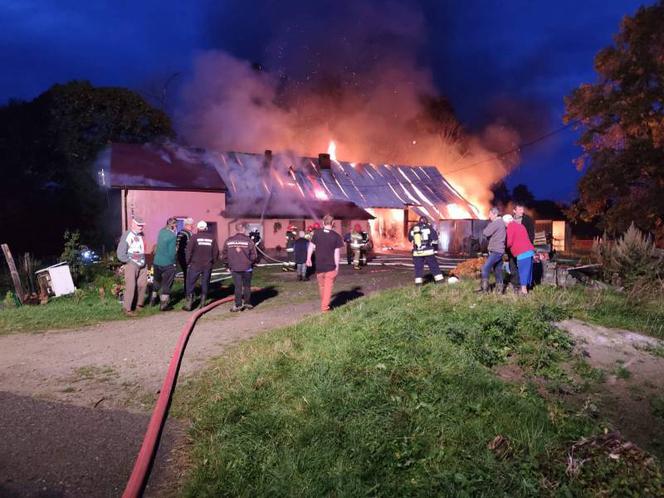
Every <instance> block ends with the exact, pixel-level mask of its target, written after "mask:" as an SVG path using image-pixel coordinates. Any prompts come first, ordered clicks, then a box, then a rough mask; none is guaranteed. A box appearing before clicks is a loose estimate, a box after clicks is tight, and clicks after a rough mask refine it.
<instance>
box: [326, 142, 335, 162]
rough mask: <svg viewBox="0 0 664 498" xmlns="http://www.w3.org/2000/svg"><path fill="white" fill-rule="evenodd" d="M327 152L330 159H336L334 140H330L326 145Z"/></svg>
mask: <svg viewBox="0 0 664 498" xmlns="http://www.w3.org/2000/svg"><path fill="white" fill-rule="evenodd" d="M327 153H328V154H329V155H330V159H332V160H333V161H336V160H337V144H335V143H334V140H330V144H329V145H328V146H327Z"/></svg>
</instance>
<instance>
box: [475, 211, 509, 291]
mask: <svg viewBox="0 0 664 498" xmlns="http://www.w3.org/2000/svg"><path fill="white" fill-rule="evenodd" d="M489 219H490V220H491V223H489V224H488V225H487V226H486V228H485V229H484V231H483V232H482V234H483V235H484V236H485V237H487V238H488V239H489V247H488V252H489V257H488V258H487V260H486V263H484V266H482V283H481V286H480V291H481V292H489V275H490V273H491V271H493V274H494V275H495V277H496V291H497V292H502V291H503V254H504V253H505V222H504V221H503V219H502V218H501V217H500V211H498V208H496V207H492V208H491V209H490V210H489Z"/></svg>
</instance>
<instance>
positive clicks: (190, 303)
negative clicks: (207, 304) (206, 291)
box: [182, 294, 194, 311]
mask: <svg viewBox="0 0 664 498" xmlns="http://www.w3.org/2000/svg"><path fill="white" fill-rule="evenodd" d="M193 308H194V295H193V294H187V298H186V300H185V303H184V306H182V309H183V310H185V311H191V310H192V309H193Z"/></svg>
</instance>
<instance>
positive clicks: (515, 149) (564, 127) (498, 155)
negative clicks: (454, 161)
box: [443, 119, 581, 175]
mask: <svg viewBox="0 0 664 498" xmlns="http://www.w3.org/2000/svg"><path fill="white" fill-rule="evenodd" d="M579 121H581V120H580V119H575V120H574V121H570V122H569V123H567V124H566V125H565V126H561V127H560V128H557V129H555V130H553V131H550V132H548V133H545V134H544V135H540V136H539V137H537V138H535V139H533V140H531V141H530V142H525V143H523V144H521V145H518V146H516V147H514V148H513V149H510V150H508V151H505V152H501V153H500V154H495V155H493V156H491V157H488V158H486V159H481V160H480V161H476V162H474V163H472V164H468V165H466V166H462V167H461V168H457V169H453V170H452V171H446V172H445V173H443V174H444V175H452V174H454V173H457V172H459V171H463V170H465V169H468V168H474V167H475V166H478V165H480V164H484V163H487V162H489V161H494V160H496V159H500V158H503V157H505V156H507V155H509V154H514V153H515V152H519V151H520V150H521V149H523V148H525V147H530V146H531V145H535V144H536V143H538V142H541V141H542V140H546V139H547V138H549V137H552V136H553V135H557V134H558V133H561V132H563V131H565V130H566V129H568V128H569V127H570V126H573V125H575V124H576V123H578V122H579Z"/></svg>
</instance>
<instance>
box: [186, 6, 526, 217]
mask: <svg viewBox="0 0 664 498" xmlns="http://www.w3.org/2000/svg"><path fill="white" fill-rule="evenodd" d="M328 7H330V6H328ZM328 10H329V12H325V13H323V14H321V15H320V16H318V17H314V18H309V17H307V16H304V15H303V16H302V18H298V17H297V16H295V18H294V20H293V21H292V23H291V24H289V25H284V26H281V27H280V29H278V30H277V32H279V33H280V35H279V36H277V37H275V38H274V39H273V40H272V41H271V43H270V44H269V46H268V48H267V50H266V54H267V56H266V60H265V65H264V66H263V67H259V66H257V65H255V64H251V63H250V62H249V61H245V60H241V59H238V58H236V57H234V56H232V55H230V54H228V53H225V52H223V51H208V52H204V53H201V54H200V55H199V56H198V57H197V59H196V61H195V64H194V71H193V75H192V78H191V79H190V80H189V81H188V83H187V84H186V85H185V87H184V89H183V95H182V105H181V106H180V108H179V110H178V112H177V119H176V122H177V124H178V128H179V132H180V134H181V135H182V136H183V137H184V138H185V139H186V140H187V141H189V142H190V143H192V144H195V145H197V146H203V147H207V148H211V149H216V150H220V151H229V150H236V151H244V152H262V151H263V150H264V149H272V150H275V151H283V150H290V151H293V152H295V153H297V154H303V155H309V156H314V155H316V154H318V153H319V152H322V151H325V150H327V146H328V142H329V140H331V139H334V140H335V142H336V143H337V157H338V158H339V159H342V160H348V161H355V162H373V163H392V164H394V163H397V164H417V165H422V164H429V165H435V166H437V167H438V168H439V169H440V170H441V171H442V172H443V174H445V173H446V172H453V171H456V172H455V173H450V175H449V176H447V179H448V180H449V181H451V182H452V183H453V184H454V185H455V186H456V187H457V188H458V189H459V190H460V191H461V193H462V194H464V195H465V196H466V198H468V199H469V200H471V202H474V203H475V204H476V205H477V206H478V207H479V208H480V209H483V210H486V209H488V205H489V201H490V200H491V196H492V194H491V192H490V186H491V184H493V183H494V182H495V181H497V180H499V179H500V178H502V177H503V176H505V174H507V172H508V171H509V170H510V168H511V167H512V166H514V165H515V164H516V163H517V162H518V155H516V154H515V155H512V156H510V157H503V158H501V159H496V158H495V157H494V155H495V153H496V152H502V151H504V150H508V149H512V148H513V147H514V146H515V145H516V144H517V143H518V141H519V134H518V133H517V132H516V131H515V130H513V129H510V128H508V127H506V126H503V125H500V124H491V125H488V126H486V127H485V129H484V130H482V131H481V132H480V133H478V134H468V133H465V132H464V131H463V130H462V128H461V127H460V125H459V123H458V122H457V120H456V118H455V116H454V112H453V109H452V106H451V105H450V104H449V103H448V102H447V101H446V100H445V99H444V98H441V97H440V96H438V92H437V90H436V87H435V85H434V83H433V79H432V74H431V71H430V69H429V68H428V67H427V66H426V64H424V63H422V62H421V61H419V60H418V48H419V47H420V46H421V44H422V43H423V42H424V41H425V40H426V26H425V22H424V16H423V13H422V12H421V11H420V10H418V9H417V8H416V7H413V6H412V4H410V3H406V2H398V1H390V2H380V1H377V0H373V1H364V2H347V3H346V4H344V3H343V2H339V5H337V4H335V5H334V8H332V7H330V8H329V9H328ZM281 17H282V18H285V17H287V16H281ZM451 70H453V68H451ZM480 161H481V163H480V164H477V163H478V162H480ZM468 166H472V167H468ZM464 168H465V169H464Z"/></svg>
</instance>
